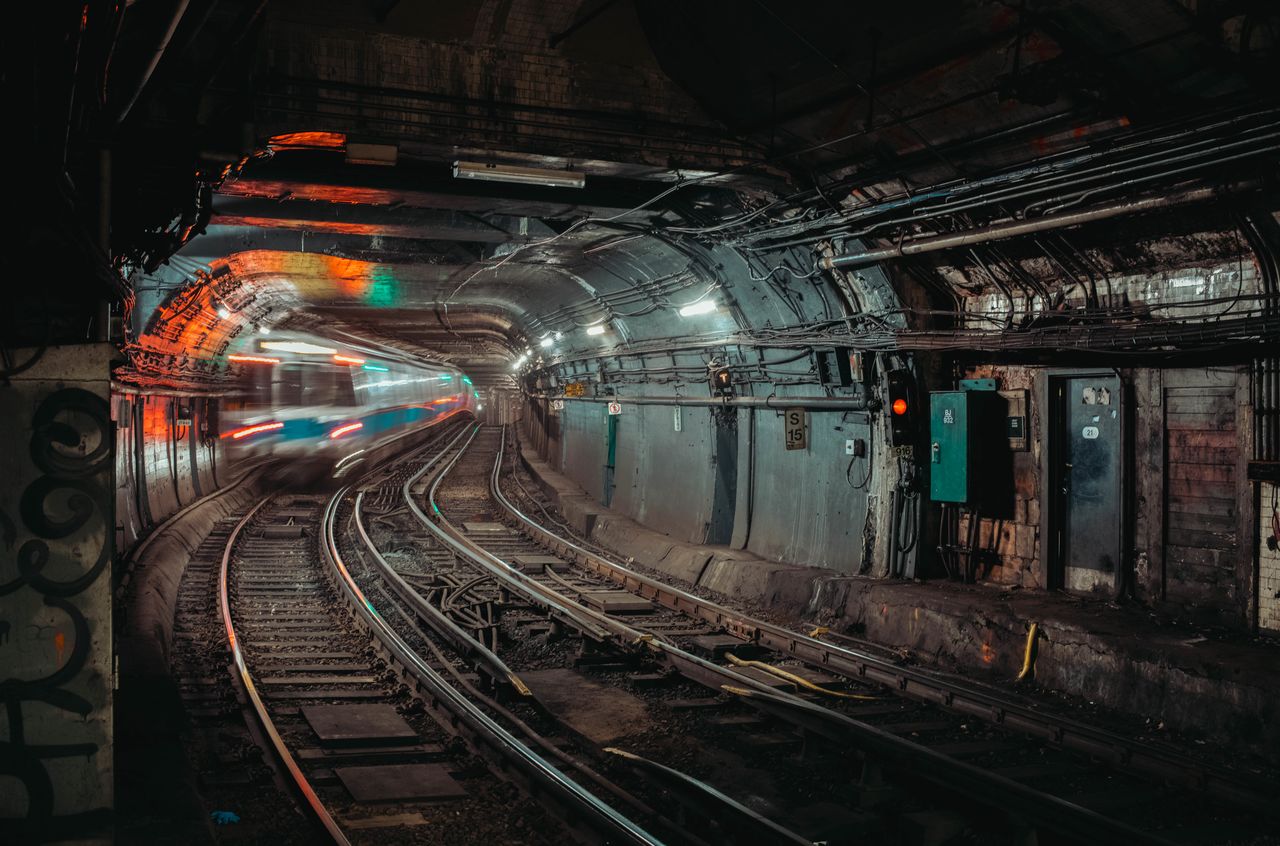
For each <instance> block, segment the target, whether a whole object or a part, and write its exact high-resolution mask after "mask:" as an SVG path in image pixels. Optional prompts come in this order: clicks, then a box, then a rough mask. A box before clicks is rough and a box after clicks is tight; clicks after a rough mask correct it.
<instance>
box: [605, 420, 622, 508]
mask: <svg viewBox="0 0 1280 846" xmlns="http://www.w3.org/2000/svg"><path fill="white" fill-rule="evenodd" d="M605 420H606V421H607V423H606V428H605V436H604V437H605V450H606V453H605V465H604V501H603V502H602V503H601V504H602V505H604V506H605V507H608V506H609V504H610V503H611V502H613V483H614V477H613V471H614V468H615V467H616V466H617V464H618V415H616V414H610V415H609V416H608V417H606V418H605Z"/></svg>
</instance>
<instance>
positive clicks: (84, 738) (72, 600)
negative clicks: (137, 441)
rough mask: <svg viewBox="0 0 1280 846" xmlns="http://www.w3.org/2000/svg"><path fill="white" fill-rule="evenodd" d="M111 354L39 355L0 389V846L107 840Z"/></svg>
mask: <svg viewBox="0 0 1280 846" xmlns="http://www.w3.org/2000/svg"><path fill="white" fill-rule="evenodd" d="M114 353H115V350H114V348H113V347H112V346H111V345H109V344H86V345H80V346H60V347H50V348H48V349H47V350H46V351H45V352H44V353H43V354H42V355H39V356H38V358H37V360H36V362H35V364H34V365H33V366H31V367H30V368H29V369H27V370H25V371H23V372H21V373H19V374H17V375H14V376H12V377H11V379H10V384H9V385H8V386H6V387H2V388H0V443H3V444H4V445H5V446H4V449H2V450H0V478H3V484H0V541H3V544H2V545H0V548H3V558H2V559H0V700H3V705H4V707H3V709H2V711H0V738H3V739H0V841H6V842H25V841H26V840H27V839H33V838H35V837H36V836H39V837H40V839H42V840H43V839H74V840H76V841H77V842H82V843H93V842H104V843H105V842H109V840H110V811H111V808H112V804H113V797H112V688H113V672H112V657H111V656H112V644H111V561H112V557H113V549H112V547H113V541H114V535H115V518H114V514H115V508H114V504H113V498H112V493H113V489H114V485H113V484H112V475H113V464H114V446H115V444H114V437H113V434H112V428H111V427H112V424H111V415H110V413H109V404H108V403H109V387H110V386H109V371H108V367H109V362H110V360H111V358H112V356H113V355H114ZM33 354H35V351H34V350H16V351H14V356H13V360H14V362H15V363H19V362H25V361H27V360H29V358H30V357H31V356H32V355H33ZM10 838H12V839H10Z"/></svg>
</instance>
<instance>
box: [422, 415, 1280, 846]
mask: <svg viewBox="0 0 1280 846" xmlns="http://www.w3.org/2000/svg"><path fill="white" fill-rule="evenodd" d="M503 449H504V444H503V439H502V434H501V433H500V432H499V431H497V430H479V431H478V432H477V433H476V434H475V435H474V436H473V438H472V439H471V440H470V441H469V443H468V445H467V446H466V447H464V448H460V449H456V450H454V451H453V454H452V455H451V456H449V457H447V459H446V460H443V461H442V462H441V470H440V471H439V472H438V473H434V474H433V475H432V476H428V475H427V474H426V473H425V472H423V473H421V474H416V475H414V476H411V477H410V478H409V479H408V481H407V482H406V483H405V484H404V486H403V491H402V492H403V494H404V496H405V498H406V501H407V502H408V504H409V507H410V510H411V511H413V512H414V513H415V515H416V516H417V517H418V518H419V520H420V522H421V523H422V525H423V526H424V527H426V528H429V529H431V530H432V531H433V532H434V533H435V535H436V541H437V546H436V547H435V551H434V553H433V554H434V555H435V556H436V557H437V558H438V559H440V560H447V559H448V555H447V552H448V551H452V552H453V553H454V558H453V560H454V562H455V563H456V562H466V563H467V564H469V568H464V569H466V571H467V573H469V575H457V574H455V575H454V576H453V577H452V579H453V581H452V582H451V584H453V585H454V586H453V587H449V586H448V585H447V584H443V583H442V582H440V581H439V576H438V575H437V574H432V575H428V576H426V577H425V580H426V582H427V584H425V585H424V586H425V595H426V596H430V597H434V598H435V599H436V600H437V602H438V604H439V606H440V607H441V608H442V609H444V611H445V612H446V613H451V612H457V613H456V614H455V615H454V616H457V617H458V618H459V619H464V620H465V619H470V620H471V621H472V623H473V625H474V626H475V633H474V636H475V637H476V638H478V639H487V640H486V642H487V643H488V644H490V645H492V644H494V643H497V642H498V639H499V638H500V636H501V638H502V639H504V640H505V641H506V643H507V645H506V647H505V648H507V649H508V650H509V651H512V652H513V653H514V654H516V655H519V654H520V653H521V651H522V647H521V646H520V643H521V640H528V637H527V634H525V633H522V632H521V624H520V623H519V622H518V621H519V619H520V616H521V613H522V610H521V609H522V608H531V609H536V611H537V613H538V614H541V615H543V617H544V622H545V625H547V626H548V627H549V628H548V631H549V632H551V633H552V634H554V633H555V632H556V631H572V632H574V633H576V634H577V635H578V636H579V637H580V638H581V642H582V643H583V644H590V645H592V647H591V648H593V649H595V650H596V651H598V652H600V653H601V654H603V655H605V656H608V657H607V658H603V659H601V661H602V662H604V663H607V662H608V661H609V660H612V661H615V662H616V664H615V666H616V668H617V669H619V670H621V673H618V674H615V676H616V677H615V678H613V679H612V681H613V682H615V683H616V684H618V685H622V686H627V685H630V686H632V687H633V688H634V687H635V685H636V682H637V681H641V682H643V683H644V684H649V683H653V684H654V685H655V686H658V687H660V686H661V685H662V684H664V683H669V682H670V681H671V680H672V679H679V680H680V681H681V682H694V683H697V684H700V685H702V686H703V687H704V693H703V696H704V697H706V695H707V693H708V691H706V690H705V689H706V688H709V689H710V691H714V692H716V693H719V692H721V691H726V692H728V693H730V694H732V697H736V698H737V699H738V702H737V703H736V705H735V703H733V702H731V701H730V702H726V700H731V699H732V697H727V696H721V697H718V698H716V700H715V701H716V702H717V703H718V706H720V707H722V708H724V709H728V710H722V711H721V715H722V717H726V718H728V719H724V718H722V719H720V720H719V721H718V725H719V727H720V728H724V727H725V726H731V725H733V724H734V723H737V724H738V725H741V726H744V727H749V728H746V729H744V731H743V732H742V733H741V736H740V738H739V740H738V741H737V742H739V743H740V744H741V745H743V746H748V747H749V746H751V744H752V740H751V739H750V733H751V732H755V733H756V734H759V733H760V732H761V731H762V730H763V731H766V732H771V733H773V734H774V735H775V738H774V741H775V744H776V749H777V750H782V751H785V752H789V751H790V750H788V749H787V747H786V744H785V743H784V742H783V741H782V740H781V739H780V738H779V737H778V734H779V732H781V731H783V730H789V731H792V732H793V733H794V735H795V736H798V737H800V738H801V739H807V741H808V742H807V743H803V744H802V745H801V747H800V748H801V749H802V750H804V749H812V748H814V747H816V746H820V745H824V744H825V748H827V749H831V748H833V747H832V746H831V744H836V746H835V747H834V748H837V749H840V750H844V751H847V752H848V753H849V754H851V755H854V756H856V757H857V758H858V759H859V761H860V762H861V767H860V768H855V771H860V776H859V777H858V779H857V780H856V781H855V783H853V784H850V785H847V787H848V788H849V791H848V792H847V793H846V796H849V795H853V796H856V797H857V802H858V804H859V805H860V807H862V808H865V807H867V806H869V805H876V804H881V803H886V802H887V803H890V804H894V803H896V805H897V807H896V809H895V814H896V818H897V819H899V820H901V819H903V818H912V817H913V816H914V817H916V818H918V817H919V816H920V815H921V814H925V813H928V812H929V811H930V809H932V808H936V807H938V806H942V807H946V808H948V810H947V811H946V814H947V815H950V816H947V817H946V818H947V820H948V821H949V822H950V823H953V824H954V823H956V819H955V818H956V816H957V815H958V816H959V817H960V818H961V819H962V820H964V823H963V824H964V825H970V826H972V825H974V824H975V823H974V820H973V817H974V816H975V815H976V816H980V817H982V818H983V820H984V822H985V825H984V824H983V823H979V824H977V825H978V829H979V830H985V833H986V834H988V835H992V836H996V837H999V836H1000V835H1002V834H1009V835H1013V836H1017V834H1018V833H1019V832H1023V833H1025V832H1026V831H1028V830H1036V831H1038V832H1040V833H1041V834H1042V836H1048V838H1049V839H1054V838H1058V839H1060V840H1061V841H1062V842H1082V841H1088V842H1117V843H1121V842H1123V843H1136V842H1206V843H1209V842H1232V841H1233V838H1236V839H1242V840H1241V842H1254V841H1252V840H1250V838H1256V837H1258V836H1262V837H1266V836H1268V835H1269V826H1268V821H1267V820H1266V819H1265V818H1264V817H1265V814H1264V815H1262V816H1258V815H1254V814H1252V813H1251V812H1250V810H1249V808H1248V802H1249V801H1251V800H1253V799H1256V798H1259V797H1266V796H1270V800H1271V801H1272V802H1274V796H1275V794H1274V793H1272V794H1268V793H1267V792H1266V791H1267V790H1268V789H1270V788H1269V786H1268V785H1266V784H1265V783H1259V782H1258V781H1257V780H1251V779H1248V778H1237V777H1236V776H1235V775H1234V774H1232V773H1229V772H1223V771H1219V770H1213V769H1210V768H1207V767H1205V766H1203V765H1201V764H1199V763H1198V762H1194V761H1190V760H1183V759H1179V758H1178V757H1177V756H1176V755H1174V754H1173V753H1172V752H1170V751H1169V750H1166V749H1153V748H1149V747H1146V746H1144V745H1142V744H1139V743H1136V742H1133V741H1127V740H1126V739H1124V738H1118V737H1115V736H1112V735H1110V734H1108V733H1107V732H1104V731H1101V730H1096V729H1093V728H1091V727H1089V726H1084V725H1080V724H1077V723H1074V722H1073V721H1070V720H1067V719H1063V718H1060V717H1056V716H1055V715H1052V714H1042V713H1039V712H1036V711H1034V710H1033V709H1029V708H1027V707H1026V706H1025V705H1022V704H1019V703H1015V702H1008V701H1001V700H999V699H998V697H996V696H994V695H993V694H991V693H988V692H986V691H981V690H974V689H972V688H967V687H965V686H963V685H959V684H957V683H956V682H954V681H949V680H944V679H940V678H935V677H933V676H932V675H931V674H928V673H926V672H924V671H919V670H914V669H911V668H903V667H899V666H896V665H893V664H892V663H891V662H888V661H885V660H883V659H880V658H878V657H876V656H872V655H868V654H863V653H860V652H858V651H855V650H852V649H848V648H845V647H841V646H838V645H833V644H828V643H823V642H821V641H816V640H814V639H812V638H804V636H802V635H798V634H796V633H794V632H789V631H787V630H785V629H782V628H780V627H776V626H772V625H771V624H767V623H764V622H762V621H758V620H753V619H751V618H749V617H746V616H744V615H741V614H738V613H736V612H733V611H732V610H730V609H727V608H724V607H721V606H718V605H716V604H714V603H710V602H707V601H706V600H704V599H701V598H699V597H696V596H693V595H692V594H688V593H687V592H684V591H681V590H679V589H678V588H675V587H673V586H671V585H666V584H663V583H661V582H657V581H655V580H652V579H649V578H647V577H644V576H642V575H640V574H637V573H634V572H632V571H630V570H628V569H627V568H625V567H622V566H621V565H619V564H617V563H616V562H612V561H608V560H606V559H605V558H603V557H602V556H600V555H599V554H598V553H597V552H594V551H591V550H589V549H586V548H585V547H584V546H582V545H580V544H579V543H577V542H575V540H573V539H570V538H567V537H565V536H564V535H563V534H557V533H553V532H551V531H550V530H548V529H546V528H545V527H542V526H539V525H538V524H536V523H535V522H533V521H532V520H531V519H530V518H529V517H527V516H526V515H525V514H524V512H523V511H521V509H520V508H519V507H518V506H517V504H516V503H514V502H513V501H512V498H511V497H509V496H508V495H507V494H506V493H504V491H503V484H502V480H501V469H502V466H503V460H502V456H503ZM424 477H425V478H424ZM426 479H433V481H431V484H430V485H429V486H428V485H426V484H424V481H425V480H426ZM417 500H421V504H419V503H418V502H417ZM433 591H434V592H433ZM478 608H482V609H486V610H485V611H483V612H481V613H479V614H478V615H477V614H476V613H475V609H478ZM495 608H496V609H499V610H498V611H497V612H496V613H497V616H498V617H506V616H508V615H509V614H512V612H514V614H513V616H514V618H515V620H516V622H513V623H509V624H506V625H497V624H495V622H494V620H495V611H494V609H495ZM468 615H473V616H470V617H469V616H468ZM529 625H531V624H529ZM525 629H526V631H527V629H528V625H526V626H525ZM778 644H782V645H783V646H784V648H782V649H779V648H777V646H778ZM770 647H774V648H770ZM837 653H838V657H839V660H834V661H833V660H831V656H832V655H835V654H837ZM619 656H622V657H621V658H620V657H619ZM813 656H818V660H813ZM561 659H562V660H563V656H561ZM627 659H630V660H631V664H627V663H626V660H627ZM805 659H809V660H805ZM815 664H816V665H817V667H818V668H820V669H818V668H815V666H814V665H815ZM663 679H665V680H667V681H666V682H664V681H662V680H663ZM534 692H535V693H537V688H536V685H535V691H534ZM580 695H582V696H588V695H591V694H587V693H582V694H580ZM975 703H977V704H980V705H981V708H977V707H975ZM651 704H652V703H651ZM681 704H683V703H681ZM748 706H749V707H748ZM656 707H659V708H660V707H661V706H660V705H659V706H656ZM705 707H706V708H707V709H708V712H709V711H710V709H712V708H714V707H717V706H713V705H711V704H710V703H706V704H705ZM734 707H738V708H740V709H741V710H739V711H734V710H732V708H734ZM743 712H749V713H752V714H754V715H755V716H756V718H757V720H756V722H753V721H752V720H751V719H750V718H748V717H747V716H745V715H744V714H743ZM761 715H763V716H765V717H767V718H768V721H767V722H766V723H764V724H763V726H762V725H761V724H760V723H759V721H758V718H759V717H760V716H761ZM713 724H714V723H713ZM683 728H684V730H686V731H689V732H691V736H692V737H695V738H701V737H702V736H704V735H709V734H712V733H714V730H713V729H708V728H707V727H706V726H705V725H701V724H700V725H693V724H688V725H685V726H684V727H683ZM658 757H660V756H658ZM784 758H785V755H783V756H772V757H771V759H770V767H771V768H774V769H778V768H780V767H782V765H783V763H784ZM676 760H677V763H679V760H678V756H677V759H676ZM1156 761H1158V762H1160V764H1161V766H1162V767H1163V769H1160V770H1159V771H1158V772H1153V770H1154V769H1155V767H1154V765H1153V762H1156ZM649 763H657V762H649ZM685 763H688V762H687V761H686V762H685ZM689 768H690V770H691V771H692V772H697V771H699V769H700V768H698V767H697V766H696V764H694V765H690V767H689ZM783 768H784V767H783ZM677 769H679V767H677ZM784 769H785V768H784ZM1153 775H1155V776H1157V777H1155V778H1153ZM668 776H669V774H668ZM659 780H660V779H659ZM720 784H721V786H722V787H723V788H724V790H725V792H727V793H728V794H729V795H731V796H732V795H734V794H735V792H736V793H737V794H738V795H739V796H742V795H743V793H742V791H741V790H740V787H741V785H735V784H734V783H733V778H732V777H729V778H728V779H727V780H722V781H721V782H720ZM735 788H739V789H737V790H736V791H735ZM924 797H927V800H926V801H921V799H922V798H924ZM686 798H687V797H686ZM1229 803H1230V804H1229ZM1260 807H1266V806H1260V805H1253V806H1252V810H1254V811H1256V810H1257V809H1258V808H1260ZM793 810H794V809H793ZM975 812H976V814H975ZM792 820H793V824H794V817H793V818H792ZM992 820H998V821H999V823H998V824H996V825H994V826H993V825H991V823H992ZM864 822H865V821H864ZM943 824H944V825H945V824H947V823H943ZM1257 842H1265V840H1264V841H1257Z"/></svg>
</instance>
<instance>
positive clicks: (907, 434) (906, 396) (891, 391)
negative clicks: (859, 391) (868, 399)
mask: <svg viewBox="0 0 1280 846" xmlns="http://www.w3.org/2000/svg"><path fill="white" fill-rule="evenodd" d="M885 388H886V390H885V393H886V402H885V412H886V413H887V414H888V415H889V445H890V446H896V447H897V446H910V445H911V444H913V443H914V442H915V423H914V421H915V417H916V410H915V406H916V391H915V380H914V379H913V378H912V377H911V371H910V370H907V369H905V368H898V369H896V370H890V371H889V372H887V373H886V374H885Z"/></svg>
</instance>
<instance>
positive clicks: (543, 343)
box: [538, 335, 555, 350]
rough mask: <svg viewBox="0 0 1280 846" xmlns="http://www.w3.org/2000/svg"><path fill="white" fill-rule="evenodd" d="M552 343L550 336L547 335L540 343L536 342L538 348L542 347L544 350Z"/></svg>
mask: <svg viewBox="0 0 1280 846" xmlns="http://www.w3.org/2000/svg"><path fill="white" fill-rule="evenodd" d="M554 343H555V341H554V340H552V338H551V336H550V335H548V336H547V337H545V338H543V339H542V340H541V341H538V346H540V347H542V348H543V349H544V350H545V349H546V348H547V347H549V346H551V345H552V344H554Z"/></svg>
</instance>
